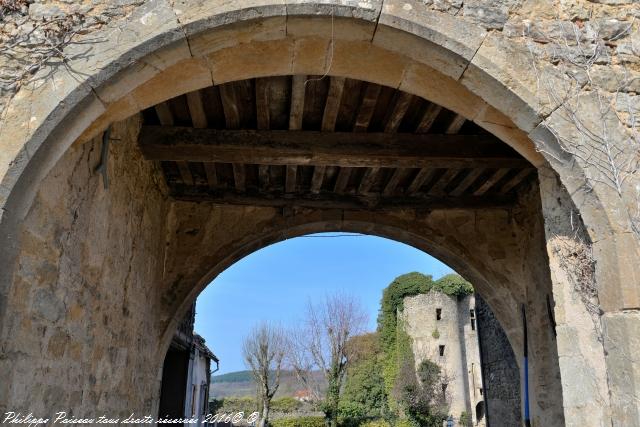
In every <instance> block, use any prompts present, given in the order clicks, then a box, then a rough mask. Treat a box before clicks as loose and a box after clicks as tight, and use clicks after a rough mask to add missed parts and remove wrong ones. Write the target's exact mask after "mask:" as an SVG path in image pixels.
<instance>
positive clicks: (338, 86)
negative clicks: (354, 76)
mask: <svg viewBox="0 0 640 427" xmlns="http://www.w3.org/2000/svg"><path fill="white" fill-rule="evenodd" d="M344 82H345V78H344V77H331V83H330V84H329V94H328V95H327V102H326V104H325V107H324V113H323V115H322V130H323V131H325V132H331V131H333V130H335V128H336V120H337V118H338V111H339V110H340V101H341V100H342V91H343V89H344Z"/></svg>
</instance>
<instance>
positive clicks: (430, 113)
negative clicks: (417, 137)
mask: <svg viewBox="0 0 640 427" xmlns="http://www.w3.org/2000/svg"><path fill="white" fill-rule="evenodd" d="M440 111H442V107H441V106H439V105H437V104H429V106H428V107H427V109H426V110H425V112H424V114H423V115H422V119H420V123H418V127H417V128H416V133H427V132H429V130H430V129H431V126H433V123H435V121H436V118H437V117H438V114H440Z"/></svg>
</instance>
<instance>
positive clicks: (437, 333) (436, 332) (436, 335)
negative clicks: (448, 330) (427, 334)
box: [431, 329, 440, 340]
mask: <svg viewBox="0 0 640 427" xmlns="http://www.w3.org/2000/svg"><path fill="white" fill-rule="evenodd" d="M431 336H432V337H433V338H434V339H436V340H437V339H438V338H440V331H439V330H437V329H434V330H433V332H432V333H431Z"/></svg>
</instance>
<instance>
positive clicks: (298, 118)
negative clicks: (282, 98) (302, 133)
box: [289, 75, 307, 130]
mask: <svg viewBox="0 0 640 427" xmlns="http://www.w3.org/2000/svg"><path fill="white" fill-rule="evenodd" d="M306 81H307V76H302V75H296V76H293V78H292V83H291V107H290V112H289V129H291V130H300V129H302V117H303V113H304V92H305V82H306Z"/></svg>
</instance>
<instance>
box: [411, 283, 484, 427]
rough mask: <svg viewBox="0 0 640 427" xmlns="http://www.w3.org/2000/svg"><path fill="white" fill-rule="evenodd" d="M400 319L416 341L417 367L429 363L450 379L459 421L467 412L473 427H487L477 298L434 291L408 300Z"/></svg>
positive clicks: (452, 405) (449, 389)
mask: <svg viewBox="0 0 640 427" xmlns="http://www.w3.org/2000/svg"><path fill="white" fill-rule="evenodd" d="M400 318H401V319H402V320H403V321H404V325H405V330H406V332H407V334H408V335H409V336H410V337H411V339H412V342H413V343H412V345H413V353H414V356H415V359H416V364H419V363H420V362H422V361H423V360H425V359H429V360H431V361H432V362H435V363H437V364H438V365H439V366H440V367H441V369H442V372H443V373H444V374H445V375H446V377H447V378H448V379H449V381H448V382H447V386H446V390H445V392H446V393H447V396H448V399H449V408H450V409H449V413H450V414H451V415H453V417H454V419H455V421H456V422H459V419H460V417H461V414H462V413H463V412H466V413H467V414H468V417H469V418H468V419H469V420H472V422H473V426H485V425H486V422H485V417H484V396H483V386H482V372H481V364H480V351H479V345H478V333H477V319H476V313H475V297H474V296H473V295H468V296H465V297H461V298H458V297H456V296H449V295H446V294H444V293H442V292H439V291H434V290H432V291H430V292H428V293H426V294H420V295H416V296H412V297H406V298H405V299H404V310H403V312H402V313H400ZM456 425H458V424H456Z"/></svg>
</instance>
